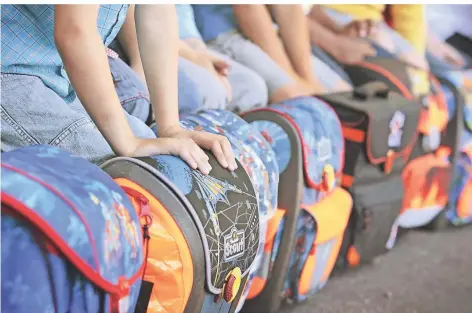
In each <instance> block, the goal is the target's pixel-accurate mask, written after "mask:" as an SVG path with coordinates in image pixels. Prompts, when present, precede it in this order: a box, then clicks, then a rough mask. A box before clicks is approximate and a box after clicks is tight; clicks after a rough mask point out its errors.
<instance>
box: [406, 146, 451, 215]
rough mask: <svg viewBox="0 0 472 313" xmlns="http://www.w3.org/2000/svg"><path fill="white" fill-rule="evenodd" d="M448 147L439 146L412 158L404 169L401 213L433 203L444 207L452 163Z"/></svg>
mask: <svg viewBox="0 0 472 313" xmlns="http://www.w3.org/2000/svg"><path fill="white" fill-rule="evenodd" d="M448 155H450V149H449V148H448V147H441V148H439V149H438V150H437V151H436V153H429V154H426V155H423V156H421V157H418V158H416V159H414V160H412V161H411V162H410V163H409V164H408V165H407V166H406V167H405V168H404V170H403V173H402V180H403V184H404V185H405V195H404V197H403V204H402V208H401V210H400V214H403V213H404V212H406V211H407V210H409V209H417V210H420V209H423V208H427V207H430V206H433V205H439V206H441V207H444V206H445V205H446V203H447V201H448V184H447V182H448V181H449V179H450V166H451V165H450V163H449V162H448V160H447V159H446V156H448Z"/></svg>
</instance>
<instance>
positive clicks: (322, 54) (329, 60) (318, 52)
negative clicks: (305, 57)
mask: <svg viewBox="0 0 472 313" xmlns="http://www.w3.org/2000/svg"><path fill="white" fill-rule="evenodd" d="M311 52H312V53H313V55H314V56H315V57H317V58H318V59H319V60H321V61H322V62H323V63H324V64H326V65H328V66H329V67H330V68H331V69H332V70H333V71H335V72H336V74H338V75H339V77H340V78H341V79H342V80H344V81H345V82H346V83H347V84H349V85H352V82H351V80H350V78H349V76H348V75H347V73H346V72H345V71H344V69H343V68H342V66H341V65H340V64H339V63H338V62H336V60H334V59H333V57H331V56H330V55H329V54H328V53H327V52H326V51H324V50H323V49H321V48H320V47H319V46H316V45H312V46H311Z"/></svg>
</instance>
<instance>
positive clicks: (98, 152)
mask: <svg viewBox="0 0 472 313" xmlns="http://www.w3.org/2000/svg"><path fill="white" fill-rule="evenodd" d="M1 92H2V95H1V110H0V113H1V121H2V129H1V140H2V151H4V152H8V151H11V150H13V149H17V148H21V147H25V146H30V145H36V144H48V145H52V146H57V147H60V148H62V149H64V150H67V151H69V152H71V153H74V154H76V155H80V156H82V157H85V158H87V159H88V160H90V161H91V162H94V163H96V164H100V163H102V162H103V161H105V160H107V159H110V158H112V157H113V156H114V154H113V151H112V149H111V147H110V146H109V144H108V143H107V141H106V140H105V138H104V137H103V136H102V134H101V133H100V131H99V130H98V129H97V127H96V126H95V124H94V123H93V121H92V120H91V118H90V116H89V115H88V114H87V112H86V111H85V109H84V107H83V106H82V104H81V103H80V101H79V99H75V100H74V101H73V102H72V103H70V104H68V103H66V102H65V101H64V99H62V98H61V97H60V96H59V95H57V94H56V93H55V92H54V91H52V90H51V89H50V88H48V87H46V86H45V85H44V83H43V82H42V81H41V79H39V78H38V77H35V76H27V75H17V74H2V75H1ZM123 112H124V114H125V116H126V118H127V120H128V123H129V125H130V127H131V129H132V131H133V132H134V134H135V135H136V136H138V137H141V138H155V137H156V135H155V134H154V133H153V131H152V130H151V129H150V128H149V127H148V126H146V124H145V123H144V122H143V121H141V120H140V119H139V118H136V117H134V116H131V115H129V114H128V113H127V112H126V111H124V110H123Z"/></svg>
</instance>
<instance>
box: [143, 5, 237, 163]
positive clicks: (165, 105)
mask: <svg viewBox="0 0 472 313" xmlns="http://www.w3.org/2000/svg"><path fill="white" fill-rule="evenodd" d="M135 21H136V31H137V38H138V45H139V52H140V55H141V59H142V63H143V67H144V74H145V75H146V81H147V84H148V87H149V94H150V97H151V103H152V104H153V110H154V115H155V117H156V121H157V125H158V127H159V128H158V130H157V131H158V133H159V136H161V137H172V138H178V139H190V140H191V141H192V142H194V143H196V144H197V145H199V146H201V147H203V148H206V149H209V150H211V151H212V152H213V154H214V155H215V157H216V158H217V159H218V161H219V162H220V163H221V165H222V166H223V167H228V168H229V169H230V170H234V169H236V161H235V159H234V154H233V151H232V149H231V145H230V144H229V141H228V139H227V138H226V137H223V136H218V135H213V134H210V133H206V132H188V131H185V130H183V129H182V128H181V127H180V124H179V115H178V102H177V97H178V92H177V72H178V71H177V59H178V50H179V43H178V40H179V39H178V26H177V14H176V11H175V6H174V5H138V6H137V7H136V10H135ZM202 153H203V152H202ZM198 157H199V156H198V155H197V156H195V158H198ZM205 157H206V155H205ZM205 162H208V161H207V160H206V161H205Z"/></svg>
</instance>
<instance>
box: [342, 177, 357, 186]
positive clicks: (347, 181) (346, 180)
mask: <svg viewBox="0 0 472 313" xmlns="http://www.w3.org/2000/svg"><path fill="white" fill-rule="evenodd" d="M353 183H354V177H353V176H351V175H347V174H343V175H342V176H341V186H343V187H346V188H349V187H351V186H352V184H353Z"/></svg>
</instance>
